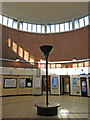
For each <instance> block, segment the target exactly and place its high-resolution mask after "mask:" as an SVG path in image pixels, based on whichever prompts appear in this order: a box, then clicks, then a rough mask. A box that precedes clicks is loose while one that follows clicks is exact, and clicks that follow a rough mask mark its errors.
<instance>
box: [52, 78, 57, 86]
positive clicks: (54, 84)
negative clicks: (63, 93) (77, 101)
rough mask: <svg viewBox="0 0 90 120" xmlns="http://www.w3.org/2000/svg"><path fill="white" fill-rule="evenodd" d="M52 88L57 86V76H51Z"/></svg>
mask: <svg viewBox="0 0 90 120" xmlns="http://www.w3.org/2000/svg"><path fill="white" fill-rule="evenodd" d="M52 88H58V83H57V77H52Z"/></svg>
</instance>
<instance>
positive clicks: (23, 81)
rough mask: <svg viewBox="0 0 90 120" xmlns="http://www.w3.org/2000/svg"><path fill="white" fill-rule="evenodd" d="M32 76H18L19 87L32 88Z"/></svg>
mask: <svg viewBox="0 0 90 120" xmlns="http://www.w3.org/2000/svg"><path fill="white" fill-rule="evenodd" d="M32 82H33V78H20V88H32Z"/></svg>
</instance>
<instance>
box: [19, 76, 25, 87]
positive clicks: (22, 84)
mask: <svg viewBox="0 0 90 120" xmlns="http://www.w3.org/2000/svg"><path fill="white" fill-rule="evenodd" d="M25 87H26V78H20V88H25Z"/></svg>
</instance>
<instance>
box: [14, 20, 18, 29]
mask: <svg viewBox="0 0 90 120" xmlns="http://www.w3.org/2000/svg"><path fill="white" fill-rule="evenodd" d="M17 25H18V23H17V20H13V28H14V29H17Z"/></svg>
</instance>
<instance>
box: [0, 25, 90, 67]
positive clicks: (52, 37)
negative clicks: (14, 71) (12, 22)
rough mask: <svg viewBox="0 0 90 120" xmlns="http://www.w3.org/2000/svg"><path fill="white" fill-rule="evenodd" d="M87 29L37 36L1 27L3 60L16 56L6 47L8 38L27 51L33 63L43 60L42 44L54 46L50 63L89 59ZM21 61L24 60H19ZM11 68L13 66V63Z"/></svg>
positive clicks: (89, 27) (5, 64) (88, 27)
mask: <svg viewBox="0 0 90 120" xmlns="http://www.w3.org/2000/svg"><path fill="white" fill-rule="evenodd" d="M88 29H90V26H87V27H84V28H81V29H77V30H74V31H69V32H64V33H53V34H38V33H27V32H22V31H19V32H18V31H17V30H14V29H11V28H8V27H5V26H2V39H3V40H2V46H3V48H2V55H3V58H7V59H15V58H16V56H17V55H16V53H14V52H13V51H12V49H11V48H9V47H8V38H10V39H11V41H14V42H15V43H17V45H18V46H21V47H22V48H23V49H24V50H26V51H28V52H29V54H30V56H33V57H34V59H35V61H39V60H40V59H44V55H43V53H42V52H41V51H40V49H39V46H40V45H43V44H51V45H53V46H54V49H53V51H52V53H51V54H50V56H49V60H50V61H63V60H72V59H73V58H74V57H76V58H77V59H86V58H88V57H89V55H88V50H89V48H88V47H89V46H88ZM21 60H24V59H23V58H21ZM10 65H11V64H10V63H9V62H8V64H7V63H5V62H4V63H3V66H10ZM11 66H13V63H12V65H11ZM20 66H21V65H20ZM23 66H24V65H23ZM27 66H28V65H27ZM29 67H30V66H29Z"/></svg>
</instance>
